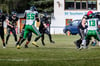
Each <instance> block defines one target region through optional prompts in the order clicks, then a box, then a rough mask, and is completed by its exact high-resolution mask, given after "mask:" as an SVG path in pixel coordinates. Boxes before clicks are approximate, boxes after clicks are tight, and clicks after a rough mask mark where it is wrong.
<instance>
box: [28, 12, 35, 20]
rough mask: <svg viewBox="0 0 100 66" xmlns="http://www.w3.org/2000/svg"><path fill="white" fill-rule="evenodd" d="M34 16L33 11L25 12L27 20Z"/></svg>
mask: <svg viewBox="0 0 100 66" xmlns="http://www.w3.org/2000/svg"><path fill="white" fill-rule="evenodd" d="M34 18H35V14H33V13H27V20H30V19H31V20H33V19H34Z"/></svg>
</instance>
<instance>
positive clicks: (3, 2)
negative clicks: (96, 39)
mask: <svg viewBox="0 0 100 66" xmlns="http://www.w3.org/2000/svg"><path fill="white" fill-rule="evenodd" d="M53 1H54V0H0V9H2V10H3V12H4V13H8V14H9V13H10V12H11V11H12V10H16V11H17V12H18V13H23V12H24V11H25V10H27V9H29V8H30V6H32V5H34V6H36V8H37V10H38V11H39V12H49V13H51V12H53Z"/></svg>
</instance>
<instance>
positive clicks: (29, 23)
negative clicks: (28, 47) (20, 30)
mask: <svg viewBox="0 0 100 66" xmlns="http://www.w3.org/2000/svg"><path fill="white" fill-rule="evenodd" d="M25 19H26V25H25V31H24V36H23V40H22V41H21V42H20V44H18V45H17V48H20V45H21V44H22V43H23V42H24V41H25V39H26V37H27V34H28V33H29V32H33V33H34V34H35V35H37V36H41V34H40V32H39V31H38V30H37V28H36V27H35V20H37V22H39V18H38V12H37V10H36V7H35V6H32V7H30V10H26V11H25ZM32 44H33V45H35V46H36V47H38V45H36V43H32Z"/></svg>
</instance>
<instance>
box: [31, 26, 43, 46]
mask: <svg viewBox="0 0 100 66" xmlns="http://www.w3.org/2000/svg"><path fill="white" fill-rule="evenodd" d="M30 30H31V31H32V32H33V33H34V34H35V35H37V36H40V37H41V33H40V32H39V31H38V30H37V28H36V27H35V26H34V25H32V26H30ZM32 44H33V45H35V46H36V47H39V46H38V45H37V44H36V42H35V41H33V42H32Z"/></svg>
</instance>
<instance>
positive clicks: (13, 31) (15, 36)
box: [12, 29, 17, 44]
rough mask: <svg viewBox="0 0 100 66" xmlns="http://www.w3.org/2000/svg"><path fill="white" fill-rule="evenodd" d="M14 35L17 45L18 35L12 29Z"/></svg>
mask: <svg viewBox="0 0 100 66" xmlns="http://www.w3.org/2000/svg"><path fill="white" fill-rule="evenodd" d="M12 34H13V36H14V38H15V42H16V43H17V35H16V31H15V29H12ZM16 43H15V44H16Z"/></svg>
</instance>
